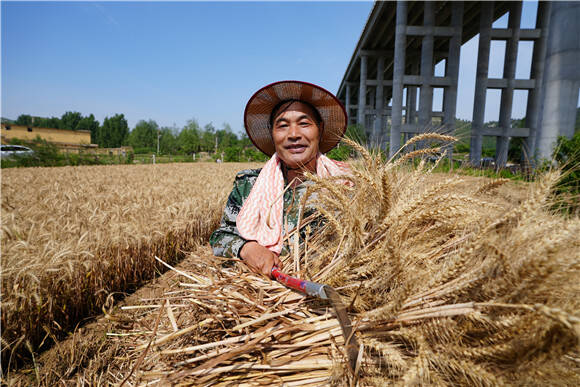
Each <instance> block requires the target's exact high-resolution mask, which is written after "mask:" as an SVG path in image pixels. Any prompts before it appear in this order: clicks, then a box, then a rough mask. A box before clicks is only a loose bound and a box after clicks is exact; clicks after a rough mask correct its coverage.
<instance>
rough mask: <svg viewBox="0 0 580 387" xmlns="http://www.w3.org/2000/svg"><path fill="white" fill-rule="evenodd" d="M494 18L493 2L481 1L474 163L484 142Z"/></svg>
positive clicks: (474, 102)
mask: <svg viewBox="0 0 580 387" xmlns="http://www.w3.org/2000/svg"><path fill="white" fill-rule="evenodd" d="M492 19H493V2H491V1H490V2H487V1H486V2H483V3H481V15H480V19H479V48H478V51H477V70H476V76H475V98H474V101H473V121H472V124H471V145H470V150H469V160H470V161H471V164H472V165H475V166H479V165H480V163H481V147H482V143H483V120H484V114H485V97H486V94H487V75H488V70H489V49H490V45H491V24H492Z"/></svg>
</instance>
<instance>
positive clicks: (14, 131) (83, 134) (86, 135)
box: [1, 123, 98, 153]
mask: <svg viewBox="0 0 580 387" xmlns="http://www.w3.org/2000/svg"><path fill="white" fill-rule="evenodd" d="M1 126H2V129H1V141H2V143H3V144H5V143H7V142H9V141H10V140H12V139H19V140H23V141H34V140H35V139H36V138H38V137H40V138H41V139H43V140H45V141H47V142H49V143H51V144H54V145H55V146H56V147H58V148H59V149H61V150H63V151H65V152H72V153H78V152H80V151H86V150H93V151H94V150H96V148H98V145H97V144H91V132H90V131H88V130H66V129H54V128H37V127H27V126H21V125H12V124H6V123H2V124H1Z"/></svg>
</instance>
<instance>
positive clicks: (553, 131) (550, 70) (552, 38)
mask: <svg viewBox="0 0 580 387" xmlns="http://www.w3.org/2000/svg"><path fill="white" fill-rule="evenodd" d="M578 20H580V3H578V2H553V3H552V5H551V8H550V26H549V30H550V32H549V35H548V47H547V53H546V65H545V74H544V79H543V85H544V87H543V89H544V90H543V97H542V100H543V109H542V115H541V117H542V118H541V125H540V130H539V133H538V136H537V151H538V156H539V157H540V158H543V159H551V157H552V151H553V148H554V144H555V143H556V141H557V137H558V136H559V135H560V136H567V137H571V136H572V135H574V123H575V119H576V106H577V103H578V88H579V87H580V39H579V38H578V37H579V36H580V23H579V22H578Z"/></svg>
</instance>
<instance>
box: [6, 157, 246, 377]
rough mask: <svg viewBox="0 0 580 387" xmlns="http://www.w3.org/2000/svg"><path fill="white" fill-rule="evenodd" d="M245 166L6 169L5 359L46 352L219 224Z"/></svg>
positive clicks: (12, 360)
mask: <svg viewBox="0 0 580 387" xmlns="http://www.w3.org/2000/svg"><path fill="white" fill-rule="evenodd" d="M249 166H250V164H237V163H228V164H216V163H195V164H159V165H132V166H123V165H115V166H90V167H86V166H85V167H60V168H22V169H4V170H2V234H1V235H2V242H1V248H2V321H1V322H2V365H3V368H4V369H5V367H10V365H14V364H16V363H18V361H19V360H20V357H21V356H26V357H28V356H29V355H30V352H31V351H35V352H37V351H40V350H43V349H45V348H46V346H47V344H48V343H49V342H51V341H52V340H58V339H59V338H61V337H63V336H64V335H65V334H66V333H67V332H69V331H71V330H72V329H73V328H74V327H75V325H76V324H78V323H79V322H81V321H82V319H84V318H86V317H89V316H91V315H94V314H95V313H97V312H98V311H100V308H101V306H102V305H103V303H104V301H105V299H106V298H107V296H109V295H110V294H114V293H115V292H119V293H117V295H121V294H123V292H128V291H132V290H133V289H135V288H136V287H137V286H139V285H140V284H141V283H143V281H145V280H149V279H151V278H152V277H153V276H154V275H155V274H156V273H157V272H159V271H160V270H162V269H163V267H162V266H161V265H159V264H158V263H157V262H156V261H155V260H154V256H155V255H159V256H163V257H165V259H167V260H168V261H169V262H177V261H178V260H180V259H181V258H182V257H183V256H184V252H185V251H189V250H191V249H193V248H194V246H195V245H196V244H197V243H199V242H201V241H205V240H207V238H208V236H209V234H210V233H211V232H212V231H213V229H215V227H216V225H217V223H218V222H219V217H220V215H221V211H222V209H223V206H224V203H225V199H226V198H227V194H228V193H229V191H230V190H231V186H232V181H233V177H234V175H235V172H236V171H239V170H241V169H244V168H248V167H249Z"/></svg>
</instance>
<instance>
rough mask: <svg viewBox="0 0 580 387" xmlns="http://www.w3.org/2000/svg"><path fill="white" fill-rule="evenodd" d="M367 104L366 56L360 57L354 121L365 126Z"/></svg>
mask: <svg viewBox="0 0 580 387" xmlns="http://www.w3.org/2000/svg"><path fill="white" fill-rule="evenodd" d="M366 106H367V56H366V55H361V57H360V83H359V87H358V107H357V119H356V123H357V124H359V125H362V126H363V127H366V115H365V113H366V112H365V111H366Z"/></svg>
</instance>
